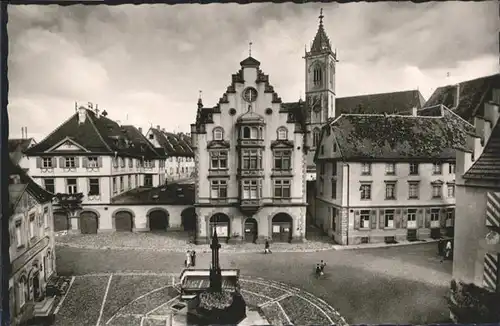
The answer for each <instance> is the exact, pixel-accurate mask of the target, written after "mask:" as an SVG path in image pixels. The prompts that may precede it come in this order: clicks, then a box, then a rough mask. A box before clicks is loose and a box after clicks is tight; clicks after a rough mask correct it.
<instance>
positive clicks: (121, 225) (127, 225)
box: [113, 209, 134, 232]
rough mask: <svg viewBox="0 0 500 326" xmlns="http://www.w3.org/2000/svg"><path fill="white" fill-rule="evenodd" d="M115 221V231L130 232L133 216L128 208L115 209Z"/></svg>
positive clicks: (132, 227)
mask: <svg viewBox="0 0 500 326" xmlns="http://www.w3.org/2000/svg"><path fill="white" fill-rule="evenodd" d="M113 218H114V222H115V231H117V232H132V230H133V229H134V216H133V213H132V212H129V211H128V210H127V211H126V210H120V209H119V210H117V211H116V212H115V213H113Z"/></svg>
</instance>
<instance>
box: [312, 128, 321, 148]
mask: <svg viewBox="0 0 500 326" xmlns="http://www.w3.org/2000/svg"><path fill="white" fill-rule="evenodd" d="M319 135H320V132H319V128H315V129H314V130H313V147H317V146H319Z"/></svg>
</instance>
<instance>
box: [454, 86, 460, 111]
mask: <svg viewBox="0 0 500 326" xmlns="http://www.w3.org/2000/svg"><path fill="white" fill-rule="evenodd" d="M453 99H454V102H453V108H457V107H458V105H459V104H460V84H456V85H455V96H453Z"/></svg>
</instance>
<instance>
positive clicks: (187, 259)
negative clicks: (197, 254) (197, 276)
mask: <svg viewBox="0 0 500 326" xmlns="http://www.w3.org/2000/svg"><path fill="white" fill-rule="evenodd" d="M189 267H191V251H189V250H188V251H186V268H189Z"/></svg>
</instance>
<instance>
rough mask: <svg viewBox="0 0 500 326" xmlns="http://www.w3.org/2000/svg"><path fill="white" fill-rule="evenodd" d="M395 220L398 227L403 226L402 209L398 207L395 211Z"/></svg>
mask: <svg viewBox="0 0 500 326" xmlns="http://www.w3.org/2000/svg"><path fill="white" fill-rule="evenodd" d="M394 221H395V222H396V229H399V228H400V227H401V210H400V209H396V210H395V211H394Z"/></svg>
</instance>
